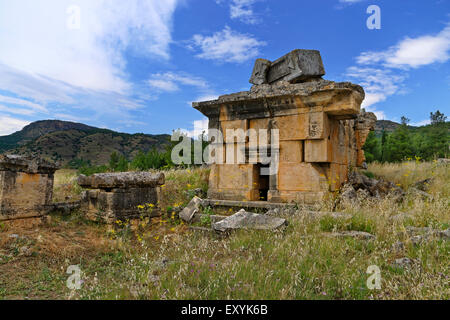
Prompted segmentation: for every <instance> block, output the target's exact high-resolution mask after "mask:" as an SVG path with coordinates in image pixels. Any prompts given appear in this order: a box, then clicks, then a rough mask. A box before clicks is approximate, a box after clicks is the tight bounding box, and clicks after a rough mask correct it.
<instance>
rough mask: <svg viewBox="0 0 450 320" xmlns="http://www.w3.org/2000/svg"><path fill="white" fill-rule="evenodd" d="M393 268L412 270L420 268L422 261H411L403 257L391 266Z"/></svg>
mask: <svg viewBox="0 0 450 320" xmlns="http://www.w3.org/2000/svg"><path fill="white" fill-rule="evenodd" d="M391 266H392V267H395V268H401V269H406V270H411V269H414V268H420V267H421V266H420V261H419V260H417V259H410V258H408V257H403V258H399V259H395V261H394V262H393V263H392V264H391Z"/></svg>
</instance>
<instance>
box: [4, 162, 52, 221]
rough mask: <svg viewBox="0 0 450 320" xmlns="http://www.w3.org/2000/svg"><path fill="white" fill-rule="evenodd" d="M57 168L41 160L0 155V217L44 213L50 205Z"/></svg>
mask: <svg viewBox="0 0 450 320" xmlns="http://www.w3.org/2000/svg"><path fill="white" fill-rule="evenodd" d="M56 169H57V168H56V167H55V166H53V165H52V164H50V163H47V162H45V161H43V160H33V159H30V158H26V157H20V156H12V155H3V156H0V220H11V219H22V218H29V217H40V216H43V215H45V214H47V213H48V212H49V211H50V210H51V208H52V196H53V180H54V172H55V171H56Z"/></svg>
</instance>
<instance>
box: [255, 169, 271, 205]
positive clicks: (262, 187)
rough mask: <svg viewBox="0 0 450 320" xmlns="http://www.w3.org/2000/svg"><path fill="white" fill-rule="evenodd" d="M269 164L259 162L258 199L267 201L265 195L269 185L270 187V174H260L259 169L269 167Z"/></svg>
mask: <svg viewBox="0 0 450 320" xmlns="http://www.w3.org/2000/svg"><path fill="white" fill-rule="evenodd" d="M269 167H270V164H267V165H266V164H259V178H258V179H259V200H260V201H267V195H268V193H269V187H270V176H269V175H262V174H261V169H263V168H269Z"/></svg>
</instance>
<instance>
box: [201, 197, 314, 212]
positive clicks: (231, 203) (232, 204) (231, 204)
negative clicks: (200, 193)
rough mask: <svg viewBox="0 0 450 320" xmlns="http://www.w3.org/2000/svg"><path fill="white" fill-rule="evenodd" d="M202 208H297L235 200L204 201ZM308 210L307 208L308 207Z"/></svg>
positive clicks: (290, 204)
mask: <svg viewBox="0 0 450 320" xmlns="http://www.w3.org/2000/svg"><path fill="white" fill-rule="evenodd" d="M202 205H203V207H207V206H210V207H211V208H218V207H219V208H220V207H222V208H235V209H238V210H240V209H243V208H244V209H259V210H270V209H296V208H297V207H298V205H297V204H295V203H276V202H267V201H235V200H216V199H204V200H203V201H202ZM308 208H309V207H308Z"/></svg>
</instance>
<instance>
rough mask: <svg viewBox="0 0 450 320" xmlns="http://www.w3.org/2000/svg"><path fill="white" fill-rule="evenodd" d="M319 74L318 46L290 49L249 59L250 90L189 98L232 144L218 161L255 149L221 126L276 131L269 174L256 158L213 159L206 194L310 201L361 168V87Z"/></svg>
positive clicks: (368, 126) (366, 122) (366, 119)
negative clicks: (273, 170)
mask: <svg viewBox="0 0 450 320" xmlns="http://www.w3.org/2000/svg"><path fill="white" fill-rule="evenodd" d="M324 74H325V70H324V67H323V63H322V59H321V56H320V52H319V51H315V50H294V51H292V52H290V53H289V54H287V55H285V56H284V57H282V58H280V59H278V60H276V61H274V62H271V61H268V60H263V59H258V60H256V63H255V67H254V70H253V75H252V77H251V79H250V82H251V83H253V84H254V86H253V87H252V88H251V90H250V91H244V92H239V93H234V94H229V95H224V96H221V97H219V98H218V99H217V100H213V101H205V102H194V103H193V106H194V108H196V109H197V110H199V111H200V112H201V113H203V114H204V115H205V116H207V117H208V118H209V128H210V129H217V130H220V131H221V132H222V134H223V136H224V140H225V143H226V144H231V145H232V148H230V149H227V148H226V147H224V148H223V150H222V151H221V152H223V158H224V159H227V155H226V152H228V151H229V150H234V151H236V150H237V148H240V149H241V150H244V154H245V156H246V160H248V157H249V155H251V154H252V152H254V151H255V150H251V149H249V139H248V137H247V140H246V141H245V142H244V143H242V142H241V143H239V142H236V141H234V139H227V137H226V130H227V129H243V130H244V131H246V132H247V130H248V129H256V130H258V132H260V131H259V130H261V129H262V130H267V131H268V132H269V131H270V130H271V129H278V132H279V143H278V144H279V148H278V150H279V151H278V152H279V154H278V159H279V160H278V161H279V162H278V170H277V172H276V173H275V174H272V175H264V174H262V171H261V169H262V168H264V167H265V166H266V165H265V164H263V163H249V162H248V161H247V162H246V163H221V164H218V163H215V164H213V165H212V168H211V175H210V179H209V191H208V198H210V199H218V200H238V201H243V200H244V201H257V200H267V201H270V202H292V201H295V202H303V203H313V202H316V201H319V200H320V199H321V198H322V196H323V195H324V194H325V193H326V192H328V191H334V190H336V189H338V188H339V187H340V186H341V185H342V184H343V183H344V182H345V181H346V180H347V176H348V172H349V169H350V168H351V167H358V166H361V165H362V163H363V162H364V160H365V158H364V152H363V150H362V147H363V145H364V143H365V140H366V138H367V136H368V134H369V131H370V130H373V129H374V125H375V122H376V117H375V115H374V114H373V113H370V112H365V111H364V110H362V111H361V109H360V106H361V103H362V101H363V100H364V96H365V93H364V90H363V88H362V87H360V86H359V85H355V84H352V83H349V82H341V83H337V82H333V81H328V80H324V79H322V76H323V75H324ZM268 136H271V134H270V133H268ZM230 140H231V141H230ZM270 144H273V141H270V140H269V142H268V145H267V146H266V147H267V148H268V149H270ZM257 152H260V151H257Z"/></svg>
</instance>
